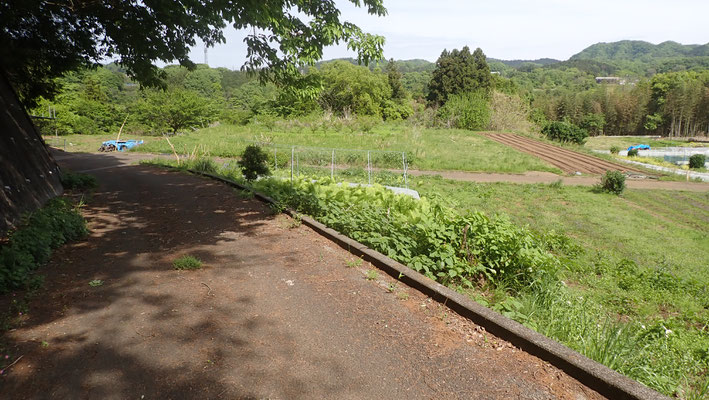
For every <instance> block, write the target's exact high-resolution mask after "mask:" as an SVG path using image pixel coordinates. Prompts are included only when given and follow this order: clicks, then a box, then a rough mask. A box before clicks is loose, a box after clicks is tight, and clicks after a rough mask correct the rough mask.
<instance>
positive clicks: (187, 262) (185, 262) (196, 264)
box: [172, 256, 202, 269]
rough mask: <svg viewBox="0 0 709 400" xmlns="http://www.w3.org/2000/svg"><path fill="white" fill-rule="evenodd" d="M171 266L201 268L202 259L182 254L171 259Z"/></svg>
mask: <svg viewBox="0 0 709 400" xmlns="http://www.w3.org/2000/svg"><path fill="white" fill-rule="evenodd" d="M172 266H173V267H175V269H200V268H202V261H200V260H199V259H198V258H196V257H193V256H182V257H180V258H178V259H176V260H175V261H173V262H172Z"/></svg>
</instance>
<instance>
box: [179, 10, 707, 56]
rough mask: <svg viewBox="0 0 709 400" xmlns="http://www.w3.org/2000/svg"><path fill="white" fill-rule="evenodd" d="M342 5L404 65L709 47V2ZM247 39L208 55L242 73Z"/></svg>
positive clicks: (233, 39) (197, 51)
mask: <svg viewBox="0 0 709 400" xmlns="http://www.w3.org/2000/svg"><path fill="white" fill-rule="evenodd" d="M337 4H338V6H339V9H340V10H341V11H342V15H341V19H342V20H346V21H350V22H353V23H355V24H357V25H358V26H359V27H360V28H362V29H363V30H364V31H365V32H369V33H374V34H378V35H383V36H384V37H386V45H385V46H384V56H385V58H387V59H388V58H394V59H396V60H408V59H416V58H420V59H425V60H429V61H435V60H436V59H437V58H438V56H439V55H440V54H441V52H442V51H443V49H448V50H451V49H454V48H458V49H459V48H461V47H463V46H466V45H467V46H469V47H470V48H471V50H473V49H475V48H476V47H480V48H482V50H483V51H484V52H485V54H486V55H487V56H488V57H490V58H497V59H505V60H512V59H537V58H545V57H547V58H555V59H559V60H566V59H568V58H569V57H571V56H572V55H574V54H576V53H578V52H580V51H581V50H583V49H584V48H586V47H588V46H590V45H592V44H594V43H598V42H614V41H618V40H626V39H628V40H644V41H648V42H651V43H655V44H657V43H660V42H664V41H666V40H672V41H675V42H679V43H682V44H705V43H708V42H709V0H670V1H668V0H661V1H660V0H614V1H611V0H594V1H589V0H534V1H532V0H527V1H525V0H506V1H504V2H502V1H495V2H494V1H483V0H477V1H463V0H435V1H430V0H428V1H419V0H410V1H406V0H384V5H385V7H386V8H387V10H388V15H386V16H384V17H376V16H372V15H369V14H367V12H366V10H364V9H362V8H357V7H355V6H354V5H352V3H351V2H349V1H347V0H337ZM245 35H246V32H245V31H236V30H235V29H233V28H229V29H227V30H226V31H225V36H226V40H227V43H226V44H222V45H218V46H216V47H214V48H210V49H209V50H208V61H209V65H210V66H212V67H226V68H230V69H238V68H240V67H241V65H242V64H243V63H244V60H245V57H246V45H245V44H244V43H243V39H244V37H245ZM354 56H355V54H354V53H353V52H351V51H348V50H347V49H346V47H345V46H335V47H329V48H326V49H325V52H324V57H323V59H324V60H329V59H333V58H341V57H354ZM190 58H191V59H192V60H193V61H195V62H198V63H201V62H203V61H204V46H203V45H201V44H198V45H197V46H195V48H194V49H193V50H192V52H191V53H190Z"/></svg>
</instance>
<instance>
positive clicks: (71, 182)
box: [60, 171, 98, 191]
mask: <svg viewBox="0 0 709 400" xmlns="http://www.w3.org/2000/svg"><path fill="white" fill-rule="evenodd" d="M60 179H61V182H62V186H63V187H64V189H66V190H78V191H89V190H93V189H96V188H97V187H98V181H97V180H96V178H95V177H94V176H93V175H88V174H78V173H75V172H72V171H62V175H61V178H60Z"/></svg>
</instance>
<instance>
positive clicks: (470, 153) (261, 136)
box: [134, 123, 560, 173]
mask: <svg viewBox="0 0 709 400" xmlns="http://www.w3.org/2000/svg"><path fill="white" fill-rule="evenodd" d="M170 140H171V141H172V143H173V145H174V146H175V149H176V150H177V151H178V153H181V154H185V153H190V152H193V151H194V149H195V148H201V149H203V150H204V151H205V152H206V153H208V154H209V155H211V156H216V157H238V156H239V155H240V154H241V153H242V152H243V150H244V148H245V147H246V146H247V145H248V144H251V143H252V142H260V143H275V144H278V145H279V146H281V145H282V146H291V145H294V146H309V147H324V148H338V149H359V150H390V151H405V152H406V156H407V160H408V163H409V167H410V168H411V169H421V170H436V171H441V170H460V171H477V172H503V173H524V172H526V171H548V172H554V173H560V171H559V169H557V168H555V167H553V166H551V165H549V164H546V163H545V162H543V161H541V160H539V159H537V158H536V157H533V156H530V155H527V154H524V153H521V152H518V151H517V150H514V149H511V148H509V147H508V146H505V145H502V144H499V143H497V142H495V141H492V140H489V139H487V138H485V137H483V136H481V135H478V134H476V133H474V132H470V131H465V130H459V129H423V128H419V127H415V126H412V125H410V124H406V123H381V124H378V125H376V126H374V127H373V128H372V129H371V131H369V132H360V131H349V130H347V129H344V128H340V129H335V128H328V129H325V130H318V131H316V132H313V131H312V130H307V129H303V128H298V127H294V126H286V125H284V126H283V128H282V129H279V130H270V129H269V128H267V127H264V126H260V125H256V124H251V125H246V126H236V125H220V126H217V127H211V128H205V129H201V130H198V131H195V132H193V133H189V134H184V135H178V136H176V137H173V138H171V139H170ZM200 146H201V147H200ZM134 151H139V152H152V153H170V152H171V149H170V146H169V145H168V144H167V142H166V141H164V140H161V139H160V138H153V140H147V141H146V143H145V144H143V145H141V146H138V147H136V148H135V149H134ZM279 151H280V150H279ZM283 151H285V152H288V156H290V151H289V150H288V149H284V150H283ZM327 161H328V162H329V158H327ZM397 162H398V161H396V160H394V165H401V164H400V163H398V164H396V163H397ZM338 163H342V161H341V160H339V161H338ZM375 166H376V165H375Z"/></svg>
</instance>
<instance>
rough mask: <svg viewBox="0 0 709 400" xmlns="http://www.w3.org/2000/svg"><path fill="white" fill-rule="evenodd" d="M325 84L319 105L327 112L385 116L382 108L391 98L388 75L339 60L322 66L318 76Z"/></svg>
mask: <svg viewBox="0 0 709 400" xmlns="http://www.w3.org/2000/svg"><path fill="white" fill-rule="evenodd" d="M312 76H316V77H318V78H319V79H320V80H321V82H322V86H323V89H322V92H321V93H320V98H319V100H318V101H319V102H320V105H321V106H322V108H323V109H324V110H331V111H333V112H335V113H337V114H340V115H344V114H347V113H348V112H352V113H355V114H361V115H376V116H381V115H382V107H383V106H384V104H385V102H386V101H387V100H389V99H390V98H391V88H390V87H389V84H388V82H387V76H386V75H384V74H382V73H376V72H371V71H370V70H369V69H367V68H365V67H361V66H357V65H353V64H351V63H349V62H347V61H342V60H337V61H334V62H331V63H327V64H325V65H323V67H322V69H321V70H320V72H319V73H318V74H313V75H312Z"/></svg>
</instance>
